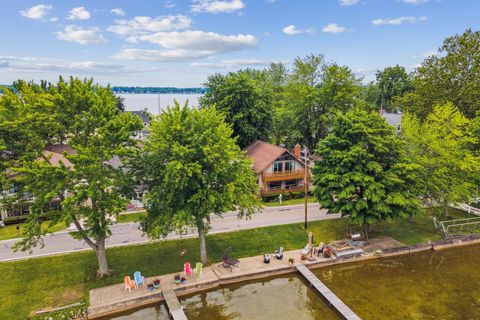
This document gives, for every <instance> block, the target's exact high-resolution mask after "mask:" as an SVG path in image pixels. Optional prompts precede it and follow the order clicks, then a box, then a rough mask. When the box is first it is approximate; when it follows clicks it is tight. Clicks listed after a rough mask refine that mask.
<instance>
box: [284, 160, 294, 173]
mask: <svg viewBox="0 0 480 320" xmlns="http://www.w3.org/2000/svg"><path fill="white" fill-rule="evenodd" d="M293 171H295V161H286V162H285V172H293Z"/></svg>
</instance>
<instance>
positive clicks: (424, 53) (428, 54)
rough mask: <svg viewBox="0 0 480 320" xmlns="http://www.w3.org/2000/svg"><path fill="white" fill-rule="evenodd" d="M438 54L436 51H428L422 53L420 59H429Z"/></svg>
mask: <svg viewBox="0 0 480 320" xmlns="http://www.w3.org/2000/svg"><path fill="white" fill-rule="evenodd" d="M437 54H438V52H437V51H436V50H429V51H425V52H423V53H422V58H429V57H431V56H436V55H437Z"/></svg>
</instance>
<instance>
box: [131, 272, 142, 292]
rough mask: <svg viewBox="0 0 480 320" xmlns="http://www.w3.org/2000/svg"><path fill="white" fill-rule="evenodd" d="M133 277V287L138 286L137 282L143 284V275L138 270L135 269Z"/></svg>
mask: <svg viewBox="0 0 480 320" xmlns="http://www.w3.org/2000/svg"><path fill="white" fill-rule="evenodd" d="M133 278H134V279H135V288H138V285H139V284H142V285H145V277H144V276H142V275H141V274H140V271H136V272H135V273H134V274H133Z"/></svg>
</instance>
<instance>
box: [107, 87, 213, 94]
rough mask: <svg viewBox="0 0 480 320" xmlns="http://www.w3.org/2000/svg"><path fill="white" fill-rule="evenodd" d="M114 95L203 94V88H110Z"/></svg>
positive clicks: (204, 90)
mask: <svg viewBox="0 0 480 320" xmlns="http://www.w3.org/2000/svg"><path fill="white" fill-rule="evenodd" d="M112 91H113V92H115V93H162V94H163V93H177V94H189V93H193V94H204V93H205V92H207V89H205V88H175V87H112Z"/></svg>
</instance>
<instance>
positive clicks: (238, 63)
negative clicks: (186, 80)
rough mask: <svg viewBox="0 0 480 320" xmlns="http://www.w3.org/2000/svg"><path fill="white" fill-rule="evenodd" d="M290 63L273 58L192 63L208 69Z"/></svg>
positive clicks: (197, 66) (193, 65) (194, 65)
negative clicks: (273, 59)
mask: <svg viewBox="0 0 480 320" xmlns="http://www.w3.org/2000/svg"><path fill="white" fill-rule="evenodd" d="M274 62H275V63H277V62H281V63H285V64H286V63H288V61H272V60H260V59H232V60H222V61H219V62H193V63H191V64H190V65H191V66H192V67H196V68H207V69H232V68H238V67H267V66H269V65H270V64H271V63H274Z"/></svg>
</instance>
